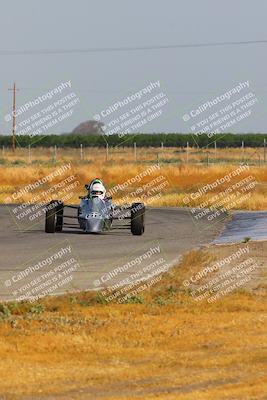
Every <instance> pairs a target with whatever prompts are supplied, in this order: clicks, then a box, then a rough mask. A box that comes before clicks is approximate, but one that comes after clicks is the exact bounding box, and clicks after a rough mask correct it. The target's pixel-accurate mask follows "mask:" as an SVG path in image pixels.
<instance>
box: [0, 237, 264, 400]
mask: <svg viewBox="0 0 267 400" xmlns="http://www.w3.org/2000/svg"><path fill="white" fill-rule="evenodd" d="M247 248H248V249H249V250H246V249H247ZM241 249H243V250H242V251H241V254H240V250H241ZM238 251H239V253H237V252H238ZM233 254H240V255H239V256H235V259H233V256H232V255H233ZM266 256H267V243H266V242H257V243H256V242H255V243H252V242H251V243H250V242H249V243H243V244H241V245H238V246H237V245H235V246H210V247H207V248H204V249H202V250H198V251H193V252H190V253H188V254H187V255H185V256H184V258H183V260H182V262H181V264H180V265H179V266H178V267H176V268H173V269H172V270H171V271H170V272H168V273H165V274H164V275H163V276H162V278H161V280H160V281H159V282H158V283H157V284H156V285H155V286H152V287H151V288H150V290H148V291H145V292H143V293H142V295H140V296H136V297H134V298H132V299H131V300H129V301H128V303H127V304H116V303H106V302H105V300H104V299H103V297H101V296H99V295H98V294H96V293H89V292H88V293H81V294H79V295H65V296H63V297H58V298H48V299H43V300H41V301H40V302H39V303H38V304H30V303H29V304H27V303H23V304H16V303H11V304H7V305H2V306H1V322H0V374H1V376H2V378H3V377H5V378H4V379H2V380H1V389H0V399H1V400H4V399H5V400H10V399H25V400H30V399H44V400H48V399H60V400H61V399H64V400H65V399H66V400H70V399H81V400H83V399H91V398H92V399H97V398H101V399H120V400H126V399H127V400H130V399H135V398H142V399H167V400H169V399H186V400H191V399H200V400H202V399H203V400H204V399H205V400H206V399H215V398H216V399H233V398H234V399H240V400H241V399H242V400H244V399H250V400H251V399H257V400H258V399H264V398H265V397H264V396H265V395H264V393H266V391H267V376H266V357H267V351H266V325H267V314H266V303H267V296H266V265H267V264H266V261H265V260H267V257H266ZM229 257H232V259H231V262H229V263H227V261H225V260H229ZM250 258H251V259H253V260H252V261H250V260H249V259H250ZM222 260H224V264H223V265H222ZM218 263H219V264H218ZM255 264H256V265H257V267H255ZM218 265H219V267H218ZM241 265H242V266H241ZM214 266H217V267H216V268H215V267H214ZM254 267H255V268H254ZM207 268H210V270H208V272H207V273H205V274H203V270H205V269H206V270H207ZM233 268H235V269H234V270H233ZM249 268H250V270H249ZM227 271H230V272H229V273H228V275H226V276H225V274H226V272H227ZM242 271H246V272H242ZM200 273H201V274H202V275H201V278H199V276H200V275H198V274H200ZM236 274H238V277H237V279H234V278H233V277H234V275H236ZM196 276H198V278H199V279H197V278H196ZM247 276H251V279H250V281H248V282H247V283H246V284H244V285H240V286H238V287H236V288H235V289H234V290H232V291H228V292H227V293H226V294H224V295H221V296H218V297H217V298H216V299H215V300H214V301H208V299H209V298H211V296H212V295H216V294H218V293H219V292H220V291H221V292H222V291H225V290H226V289H227V288H229V287H230V284H231V286H233V283H234V282H240V280H241V279H244V278H245V277H247ZM192 277H193V279H191V278H192ZM214 279H217V281H214V282H213V280H214ZM226 279H230V282H229V284H226V283H225V282H226ZM193 280H195V282H193ZM186 282H189V285H188V284H187V283H186ZM215 285H216V288H217V289H216V290H215V289H214V288H215ZM199 288H201V289H199ZM212 288H213V289H212ZM211 289H212V291H211ZM207 290H208V291H209V296H206V297H203V298H202V299H197V298H198V296H200V295H202V294H203V293H205V292H206V291H207ZM1 396H2V397H1Z"/></svg>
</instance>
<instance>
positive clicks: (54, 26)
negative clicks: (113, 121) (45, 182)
mask: <svg viewBox="0 0 267 400" xmlns="http://www.w3.org/2000/svg"><path fill="white" fill-rule="evenodd" d="M0 5H1V12H0V42H1V45H0V68H1V75H0V90H1V97H0V104H1V114H0V132H1V133H8V132H10V130H11V123H10V122H5V120H4V116H5V115H6V113H7V112H10V108H11V101H12V95H11V92H10V91H8V88H9V87H11V85H12V83H13V82H14V81H16V83H17V86H18V88H19V89H20V91H19V92H18V94H17V102H18V106H20V105H23V104H24V103H26V102H27V101H29V100H32V99H35V98H36V97H38V96H40V95H42V94H44V93H46V92H47V91H48V90H50V89H53V88H54V87H56V86H58V85H59V83H60V82H62V81H68V80H70V81H71V82H72V90H73V91H74V92H75V93H76V94H77V95H78V96H79V98H80V103H79V104H78V105H76V106H75V108H74V112H73V115H72V116H71V117H70V118H66V119H65V120H64V121H63V122H61V123H60V124H58V125H57V127H56V128H55V129H51V132H54V131H57V132H64V131H70V130H72V129H73V128H74V127H75V126H76V125H78V124H79V123H80V122H82V121H85V120H88V119H92V117H93V116H94V115H95V114H98V113H99V112H100V111H101V110H104V109H107V107H108V106H110V105H112V104H113V103H115V102H116V101H117V100H122V99H124V98H125V97H127V96H128V95H129V94H131V93H135V92H136V91H138V90H140V89H142V88H144V87H145V86H147V85H148V84H149V82H155V81H158V80H159V81H160V84H161V90H162V91H164V92H165V94H166V96H167V97H168V99H169V103H168V104H167V105H165V106H164V107H163V112H162V115H161V116H160V117H159V118H156V119H155V120H154V121H152V122H150V123H148V124H146V125H145V126H144V127H143V129H141V130H142V131H145V132H162V131H167V132H186V131H189V128H190V124H189V123H186V122H184V121H183V119H182V116H183V115H184V114H185V113H188V111H190V110H192V109H196V108H197V107H198V106H199V105H201V104H203V103H205V102H206V101H207V100H210V99H213V98H215V97H216V96H220V95H222V94H223V93H225V92H226V91H228V90H230V89H231V88H233V87H235V86H236V85H237V84H238V83H239V82H244V81H249V83H250V87H249V90H244V92H242V95H243V94H246V93H248V92H249V91H253V93H254V94H255V96H256V97H257V99H258V102H257V104H255V106H254V107H253V112H252V113H251V116H249V117H248V118H245V119H243V120H242V121H241V122H239V123H237V124H236V125H235V126H234V127H233V129H229V130H230V131H235V132H267V126H266V125H267V117H266V106H267V78H266V74H267V72H266V71H267V63H266V59H267V44H264V43H263V44H250V45H240V46H220V47H204V48H203V47H201V48H177V49H160V50H152V51H147V50H140V51H132V52H129V51H124V52H116V51H114V52H98V53H88V54H52V55H47V54H46V55H3V51H5V50H42V49H50V50H53V49H82V48H102V47H104V48H109V47H113V48H114V47H123V46H129V47H131V46H133V47H135V46H149V45H151V46H160V45H171V44H191V43H205V42H228V41H234V42H235V41H253V40H267V24H266V15H267V2H266V0H265V1H264V0H255V1H253V2H252V1H248V0H235V1H233V0H224V1H219V0H201V1H199V0H184V1H182V0H181V1H179V0H178V1H175V0H165V1H155V0H153V1H152V0H145V1H144V0H142V1H141V0H135V1H130V0H112V1H108V0H102V1H101V0H100V1H99V0H98V1H90V0H76V1H69V0H67V1H66V0H65V1H63V0H56V1H54V0H53V1H52V0H46V1H36V0H24V1H21V0H8V1H7V0H0ZM1 52H2V54H1ZM158 92H159V91H155V94H156V93H158ZM239 97H240V96H239ZM235 98H238V96H237V97H235ZM46 104H47V105H48V104H49V102H48V103H46ZM138 104H139V103H138V101H136V102H134V105H136V106H137V105H138ZM227 104H228V102H227V101H226V102H223V103H222V105H223V106H226V105H227ZM219 108H220V107H219ZM213 111H215V109H214V110H212V112H213Z"/></svg>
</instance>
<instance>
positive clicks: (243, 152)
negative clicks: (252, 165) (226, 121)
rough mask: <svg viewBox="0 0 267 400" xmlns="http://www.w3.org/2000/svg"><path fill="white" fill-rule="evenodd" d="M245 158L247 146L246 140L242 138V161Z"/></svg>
mask: <svg viewBox="0 0 267 400" xmlns="http://www.w3.org/2000/svg"><path fill="white" fill-rule="evenodd" d="M244 159H245V146H244V141H243V140H242V162H244Z"/></svg>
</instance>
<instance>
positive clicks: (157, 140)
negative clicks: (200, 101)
mask: <svg viewBox="0 0 267 400" xmlns="http://www.w3.org/2000/svg"><path fill="white" fill-rule="evenodd" d="M264 139H265V140H266V143H267V134H261V133H247V134H232V133H227V134H219V135H213V136H212V137H211V138H209V137H208V136H207V135H204V134H203V135H200V136H194V135H193V134H181V133H167V134H166V133H157V134H147V133H146V134H135V135H133V134H128V135H125V136H123V137H119V136H118V135H111V136H105V135H88V136H85V135H75V134H61V135H47V136H39V135H38V136H35V137H34V138H30V137H29V136H18V137H17V142H18V146H20V147H27V146H29V145H31V146H32V147H51V146H55V145H56V146H58V147H79V146H80V145H81V144H82V145H83V146H84V147H105V146H106V144H107V143H108V144H109V146H122V147H130V146H131V147H132V146H133V144H134V143H136V146H138V147H160V146H161V143H163V145H164V147H185V146H187V143H188V144H189V146H190V147H198V146H199V147H201V148H202V147H206V146H212V147H214V142H215V141H216V146H217V147H218V148H225V147H240V146H241V145H242V142H244V145H245V146H246V147H261V146H263V143H264ZM0 146H1V147H2V146H5V147H10V146H11V136H5V135H0Z"/></svg>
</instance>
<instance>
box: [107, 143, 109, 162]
mask: <svg viewBox="0 0 267 400" xmlns="http://www.w3.org/2000/svg"><path fill="white" fill-rule="evenodd" d="M108 153H109V149H108V143H107V144H106V161H108V156H109V154H108Z"/></svg>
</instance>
